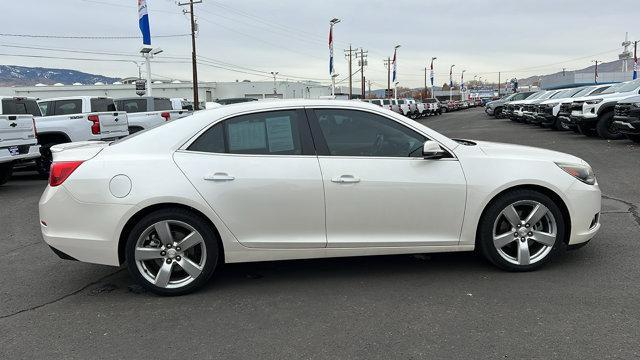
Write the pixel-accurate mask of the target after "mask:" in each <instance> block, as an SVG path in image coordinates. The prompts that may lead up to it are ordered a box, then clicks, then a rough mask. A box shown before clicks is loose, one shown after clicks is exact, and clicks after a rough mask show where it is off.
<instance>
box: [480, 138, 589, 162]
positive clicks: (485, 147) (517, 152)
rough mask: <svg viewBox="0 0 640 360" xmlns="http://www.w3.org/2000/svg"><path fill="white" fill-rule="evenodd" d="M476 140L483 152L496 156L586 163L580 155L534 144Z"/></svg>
mask: <svg viewBox="0 0 640 360" xmlns="http://www.w3.org/2000/svg"><path fill="white" fill-rule="evenodd" d="M474 142H475V143H476V144H477V145H476V146H478V147H479V148H480V150H482V152H483V153H485V154H486V155H487V156H490V157H494V158H505V159H506V158H508V159H527V160H546V161H554V162H564V163H572V164H586V163H585V162H584V160H582V159H580V158H579V157H576V156H573V155H570V154H565V153H562V152H559V151H553V150H547V149H541V148H537V147H533V146H523V145H515V144H505V143H495V142H489V141H475V140H474Z"/></svg>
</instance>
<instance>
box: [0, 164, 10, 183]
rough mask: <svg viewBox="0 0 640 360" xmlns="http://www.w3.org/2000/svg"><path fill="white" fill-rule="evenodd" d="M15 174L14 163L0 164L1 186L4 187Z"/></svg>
mask: <svg viewBox="0 0 640 360" xmlns="http://www.w3.org/2000/svg"><path fill="white" fill-rule="evenodd" d="M12 172H13V163H10V162H8V163H4V164H0V185H4V184H6V183H7V181H9V179H10V178H11V173H12Z"/></svg>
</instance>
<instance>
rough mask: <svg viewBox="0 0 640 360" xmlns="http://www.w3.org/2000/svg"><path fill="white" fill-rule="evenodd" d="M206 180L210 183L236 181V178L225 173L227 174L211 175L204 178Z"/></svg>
mask: <svg viewBox="0 0 640 360" xmlns="http://www.w3.org/2000/svg"><path fill="white" fill-rule="evenodd" d="M204 179H205V180H208V181H231V180H235V178H234V177H233V176H230V175H229V174H227V173H225V172H217V173H214V174H210V175H207V176H205V177H204Z"/></svg>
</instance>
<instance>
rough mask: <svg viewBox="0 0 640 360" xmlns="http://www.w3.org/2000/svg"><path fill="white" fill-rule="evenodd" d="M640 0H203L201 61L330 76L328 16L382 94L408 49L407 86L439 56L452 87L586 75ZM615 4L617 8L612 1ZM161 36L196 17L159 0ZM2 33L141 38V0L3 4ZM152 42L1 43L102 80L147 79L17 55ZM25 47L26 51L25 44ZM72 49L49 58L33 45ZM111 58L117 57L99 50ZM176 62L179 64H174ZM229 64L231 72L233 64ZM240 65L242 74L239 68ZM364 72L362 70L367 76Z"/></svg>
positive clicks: (162, 43)
mask: <svg viewBox="0 0 640 360" xmlns="http://www.w3.org/2000/svg"><path fill="white" fill-rule="evenodd" d="M637 1H638V0H615V1H606V2H605V1H601V0H600V1H591V0H580V1H578V0H575V1H574V0H570V1H562V0H536V1H526V2H525V1H490V0H466V1H445V0H438V1H417V0H416V1H410V0H396V1H386V0H385V1H382V0H368V1H364V0H358V1H356V0H352V1H347V0H342V1H338V0H322V1H320V0H315V1H314V0H305V1H300V0H298V1H294V0H287V1H276V0H272V1H264V0H263V1H258V0H250V1H249V0H246V1H243V0H237V1H224V0H203V3H202V4H198V5H196V14H197V15H198V19H199V25H200V29H199V30H200V31H199V37H198V39H197V43H198V51H199V55H202V56H204V57H207V58H209V59H210V61H211V60H215V61H221V62H224V63H228V64H232V65H233V66H235V67H234V69H236V70H240V71H247V72H250V73H251V74H245V73H241V72H233V71H229V70H226V69H219V68H215V67H213V66H210V65H215V64H218V65H220V63H212V62H209V65H204V64H202V65H199V74H200V76H199V78H200V80H201V81H203V80H204V81H234V80H236V79H238V80H243V79H251V80H260V79H262V80H266V79H268V76H266V75H265V74H263V73H256V70H257V71H260V72H270V71H278V72H280V73H281V74H284V75H285V77H287V76H290V77H292V78H293V77H294V76H295V77H300V78H308V79H318V80H322V79H326V80H325V81H328V79H329V75H328V44H327V33H328V21H329V20H330V19H331V18H333V17H337V18H340V19H341V20H342V22H341V23H339V24H338V25H337V26H336V28H335V32H334V39H335V66H336V72H337V73H339V74H340V77H339V79H342V78H343V77H344V76H346V75H347V74H348V68H347V63H346V61H345V60H344V55H343V51H342V50H343V49H344V48H348V46H349V44H352V45H353V47H363V48H364V49H366V50H368V51H369V52H368V64H369V65H368V67H366V68H365V76H366V77H367V79H370V80H371V81H373V85H372V88H382V87H386V70H385V67H384V65H383V59H384V58H386V57H387V56H391V55H392V51H393V46H394V45H396V44H400V45H401V46H402V47H401V48H400V49H399V52H398V78H399V82H400V85H401V86H421V85H422V84H423V81H424V75H423V74H424V67H425V66H428V59H430V58H431V57H432V56H436V57H438V59H437V60H436V62H435V71H436V83H437V84H442V83H444V82H446V81H447V80H448V73H449V66H450V65H451V64H455V65H456V66H455V68H454V75H455V76H456V79H459V73H460V71H461V70H463V69H466V73H465V79H467V80H469V79H473V75H478V76H482V77H483V78H484V79H488V80H491V81H496V80H497V78H498V75H497V71H502V72H503V73H502V80H503V81H504V80H505V79H507V78H511V77H518V78H524V77H527V76H531V75H535V74H544V73H551V72H556V71H561V70H562V68H563V67H566V68H567V69H578V68H583V67H586V66H588V65H590V62H591V60H592V59H598V60H601V61H608V60H614V59H615V58H617V54H618V53H619V52H620V51H621V46H620V43H621V42H622V40H623V38H624V33H625V31H628V32H629V37H630V39H631V40H634V39H638V38H640V29H638V26H637V24H638V15H640V13H639V12H638V6H637ZM605 4H606V5H605ZM148 6H149V9H150V22H151V31H152V37H153V36H154V35H176V34H186V33H188V32H189V21H188V18H187V17H186V16H185V15H183V14H182V13H181V8H180V7H179V6H177V5H176V3H175V2H174V1H173V0H148ZM2 7H3V11H2V12H3V16H2V30H1V31H0V32H3V33H12V34H33V35H44V34H46V35H63V36H137V35H139V29H138V16H137V7H136V0H55V1H50V0H20V1H3V4H2ZM152 41H153V45H154V46H159V47H161V48H162V49H164V53H163V54H161V55H159V56H158V57H157V60H159V61H167V63H154V64H153V68H152V73H154V74H156V76H154V77H158V78H171V79H176V78H177V79H189V78H190V77H191V66H190V64H189V63H185V61H188V60H189V58H190V56H191V42H190V38H189V37H178V38H154V39H153V40H152ZM140 44H141V40H136V39H121V40H76V39H73V40H71V39H43V38H23V37H8V36H0V54H2V55H0V64H13V65H24V66H45V67H60V68H71V69H77V70H80V71H86V72H91V73H97V74H101V75H107V76H114V77H126V76H134V75H137V67H136V65H135V64H134V63H132V62H124V61H109V62H102V61H90V60H69V59H66V60H65V59H50V58H27V57H12V56H7V55H8V54H22V55H36V56H49V57H73V58H86V59H89V58H90V59H112V60H138V58H139V56H136V53H137V52H138V50H139V47H140ZM16 46H22V48H20V47H16ZM24 46H27V47H32V48H38V47H46V48H58V49H68V50H74V51H77V52H68V51H63V52H61V51H50V50H42V49H27V48H24ZM89 52H111V53H117V54H118V55H115V56H107V55H101V54H91V53H89ZM170 61H172V62H173V63H168V62H170ZM227 67H230V65H227ZM237 67H241V68H242V69H239V68H237ZM358 77H359V75H358Z"/></svg>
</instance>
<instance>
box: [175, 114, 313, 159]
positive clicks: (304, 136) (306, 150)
mask: <svg viewBox="0 0 640 360" xmlns="http://www.w3.org/2000/svg"><path fill="white" fill-rule="evenodd" d="M280 111H294V112H296V113H297V115H298V119H299V120H298V122H299V124H298V132H299V133H300V146H301V148H302V154H236V153H229V152H224V153H216V152H208V151H197V150H189V147H190V146H191V145H192V144H193V143H194V142H195V141H196V140H197V139H199V138H200V136H202V135H203V134H204V133H205V132H207V131H209V129H211V128H212V127H214V126H217V125H221V126H222V127H223V128H224V129H225V130H224V133H223V135H224V138H225V145H224V146H225V151H229V149H228V143H227V136H228V135H227V134H226V128H227V127H226V124H224V122H226V121H228V120H232V119H235V118H237V117H240V116H245V115H253V114H261V113H271V112H280ZM305 125H306V126H305ZM177 151H180V152H188V153H196V154H209V155H217V156H240V157H247V156H248V157H255V156H269V157H308V156H317V152H316V148H315V146H314V141H313V138H312V135H311V128H310V126H309V119H308V117H307V114H306V112H305V109H304V107H296V108H280V109H268V110H255V111H249V112H243V113H236V114H230V115H227V116H224V117H222V118H220V119H219V120H217V121H214V122H213V123H211V124H209V125H207V126H206V127H204V128H203V129H202V130H200V131H198V132H197V133H196V134H195V135H193V136H192V137H191V138H190V139H189V140H187V141H186V142H185V143H184V144H183V145H182V146H181V147H180V148H179V149H178V150H177Z"/></svg>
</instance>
